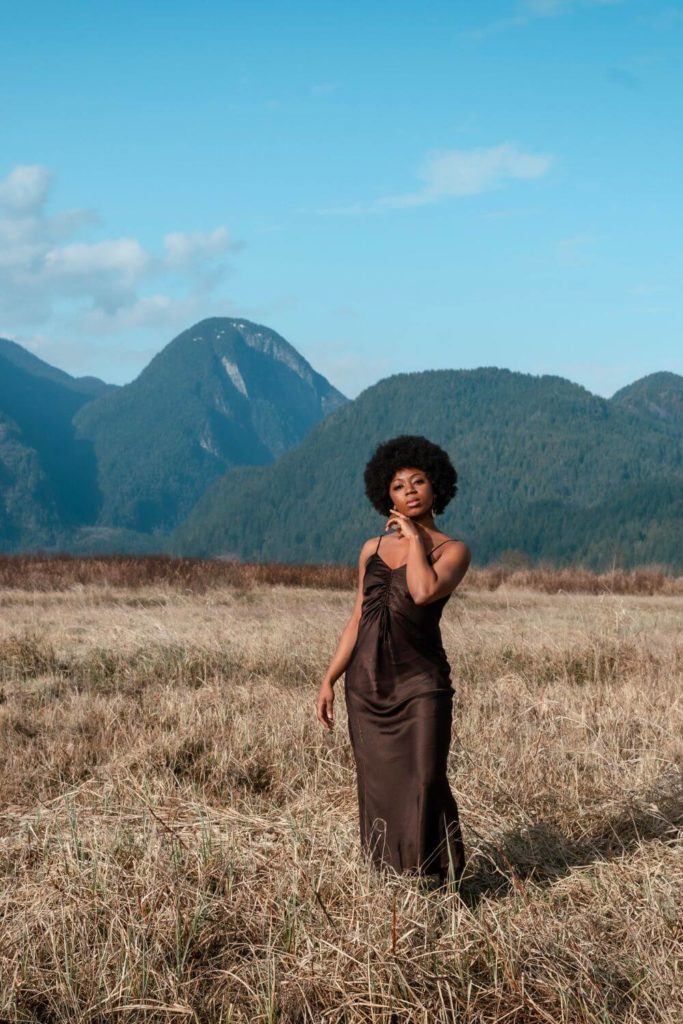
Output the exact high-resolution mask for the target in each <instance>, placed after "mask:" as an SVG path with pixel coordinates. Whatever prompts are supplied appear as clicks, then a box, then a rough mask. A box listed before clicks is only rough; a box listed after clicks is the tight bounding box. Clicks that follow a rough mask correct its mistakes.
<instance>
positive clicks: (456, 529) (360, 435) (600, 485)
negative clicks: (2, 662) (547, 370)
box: [168, 367, 683, 569]
mask: <svg viewBox="0 0 683 1024" xmlns="http://www.w3.org/2000/svg"><path fill="white" fill-rule="evenodd" d="M653 376H654V377H656V378H657V380H655V381H654V382H652V381H649V382H648V378H645V379H644V381H643V382H636V384H634V385H631V389H632V391H631V396H630V397H629V396H628V394H626V395H625V394H624V393H623V391H622V393H618V395H617V396H614V398H613V399H605V398H601V397H599V396H596V395H592V394H591V393H590V392H589V391H587V390H586V389H585V388H583V387H581V386H580V385H578V384H573V383H572V382H570V381H568V380H565V379H563V378H561V377H557V376H548V375H543V376H534V375H532V374H524V373H516V372H512V371H510V370H505V369H497V368H495V367H481V368H478V369H475V370H426V371H423V372H421V373H403V374H395V375H393V376H391V377H388V378H386V379H384V380H382V381H380V382H379V383H378V384H375V385H373V386H372V387H370V388H368V389H367V390H365V391H364V392H362V394H361V395H360V396H359V397H358V398H357V399H355V401H354V402H352V403H350V404H348V405H345V406H343V407H342V408H340V409H338V410H336V412H334V413H332V414H331V415H330V416H328V417H327V418H326V419H325V420H324V421H323V422H322V423H319V424H318V426H316V427H315V428H314V429H313V430H312V431H311V432H310V434H308V435H307V437H306V438H305V439H304V440H303V441H302V443H301V444H300V445H299V446H298V447H297V448H295V449H293V450H292V451H290V452H288V453H286V454H285V455H283V456H281V457H280V458H279V459H278V460H277V461H276V462H275V463H274V464H273V465H271V466H268V467H258V468H251V469H247V468H242V469H238V470H235V471H233V472H232V473H230V474H228V475H227V476H225V477H223V478H221V479H219V480H217V481H216V482H215V483H213V484H212V485H211V486H210V487H209V488H208V489H207V491H206V493H205V494H204V496H203V497H202V498H201V499H200V500H199V501H198V503H197V505H196V507H195V508H194V509H193V510H192V512H191V513H190V515H189V516H188V517H187V519H186V520H185V522H183V523H182V524H180V526H178V527H177V528H176V529H175V530H174V531H173V533H172V534H171V535H170V537H169V541H168V550H169V551H171V552H173V553H177V554H188V555H200V556H210V555H217V554H222V555H232V556H238V557H240V558H243V559H250V560H256V561H280V562H291V563H294V562H316V561H317V562H320V561H329V562H334V563H346V564H349V563H351V564H353V563H354V562H355V559H356V556H357V552H358V550H359V548H360V546H361V544H362V542H363V541H364V540H365V539H366V538H367V537H368V536H371V535H373V534H377V533H378V532H381V530H382V529H383V527H384V522H385V520H384V519H383V518H382V517H381V516H379V515H378V514H377V513H376V512H375V511H374V510H373V509H372V508H371V506H370V505H369V502H368V501H367V498H366V497H365V494H364V488H363V469H364V466H365V462H366V461H367V459H368V458H369V456H370V455H371V453H372V451H373V450H374V448H375V446H376V445H377V444H378V443H379V442H380V441H384V440H387V439H388V438H390V437H392V436H395V435H397V434H403V433H415V434H424V435H426V436H427V437H429V438H431V439H432V440H434V441H436V442H437V443H439V444H441V445H442V446H443V447H444V448H445V449H446V450H447V451H448V452H449V454H450V456H451V458H452V460H453V462H454V465H455V467H456V469H457V471H458V476H459V479H458V484H459V492H458V494H457V495H456V498H455V500H454V501H453V502H451V504H450V506H449V507H448V509H447V510H446V512H445V513H444V514H443V516H439V517H438V519H437V522H438V525H439V527H440V528H442V529H443V530H445V531H446V532H447V533H450V534H451V536H456V537H463V538H464V539H465V540H467V541H468V543H469V544H470V547H471V549H472V553H473V560H474V561H476V562H478V563H479V564H483V563H484V562H486V561H490V560H492V559H495V558H497V557H499V556H500V555H501V554H502V552H503V551H505V550H506V549H510V548H516V549H519V550H522V551H526V552H529V553H531V554H532V555H534V556H536V557H544V558H547V559H548V560H552V561H555V562H556V563H557V564H568V563H569V562H572V561H575V560H577V559H580V560H583V561H584V563H585V564H586V565H587V566H590V567H592V568H601V567H605V566H609V565H611V564H612V563H613V562H614V560H615V559H616V560H617V561H618V562H619V564H622V565H635V564H638V561H639V559H640V557H641V555H643V554H644V555H645V557H647V558H654V559H655V560H657V561H662V562H664V563H665V564H668V565H671V566H677V567H678V568H679V569H681V568H683V546H682V545H681V543H680V542H681V539H682V538H681V535H680V525H679V524H680V521H681V520H680V518H679V514H678V511H677V510H679V509H680V498H681V488H682V487H683V453H682V448H681V442H680V431H681V418H680V413H679V412H678V411H677V409H678V406H677V400H676V395H678V394H680V388H681V385H683V379H682V378H680V377H676V376H675V375H673V374H672V375H668V374H665V375H659V374H657V375H653ZM671 378H673V380H672V379H671ZM623 390H624V391H626V390H627V389H623ZM653 396H658V397H657V401H654V402H653ZM662 409H664V410H665V411H666V413H667V414H666V415H662V414H661V411H662ZM658 531H659V536H655V535H657V533H658ZM586 532H587V533H588V536H586V535H585V533H586ZM641 534H643V539H641V537H640V535H641Z"/></svg>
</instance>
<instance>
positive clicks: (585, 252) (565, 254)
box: [555, 235, 603, 266]
mask: <svg viewBox="0 0 683 1024" xmlns="http://www.w3.org/2000/svg"><path fill="white" fill-rule="evenodd" d="M602 237H603V236H602V235H572V236H571V237H569V238H558V239H557V240H556V242H555V256H556V258H557V260H558V262H559V263H563V264H566V265H570V266H580V265H583V264H586V263H590V262H592V260H593V259H594V253H593V251H592V250H593V247H594V245H595V244H596V243H597V242H599V241H601V240H602Z"/></svg>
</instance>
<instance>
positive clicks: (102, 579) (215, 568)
mask: <svg viewBox="0 0 683 1024" xmlns="http://www.w3.org/2000/svg"><path fill="white" fill-rule="evenodd" d="M357 576H358V569H357V567H356V566H355V565H353V566H347V565H331V564H327V563H323V564H320V565H304V564H302V565H294V564H289V563H278V562H264V563H261V562H238V561H227V560H222V559H202V558H174V557H172V556H170V555H91V556H77V555H67V554H61V555H43V554H28V555H0V589H19V590H63V589H70V588H73V587H76V586H85V585H88V584H91V583H97V584H100V585H104V586H109V587H129V588H133V587H146V586H150V585H152V584H168V585H169V586H172V587H174V588H181V589H183V590H185V591H187V592H190V593H204V592H205V591H206V590H207V589H209V588H211V587H222V586H237V587H251V586H255V585H258V584H264V583H271V584H283V585H284V586H290V587H321V588H324V589H342V590H345V589H347V588H348V587H353V586H355V584H356V580H357ZM502 585H505V586H512V587H519V588H528V587H530V588H531V589H532V590H540V591H543V592H544V593H548V594H556V593H568V594H570V593H585V594H683V576H676V575H675V574H673V573H672V572H671V571H669V570H668V569H667V568H666V567H663V566H644V567H643V568H641V569H632V570H630V571H626V570H623V569H614V570H612V571H611V572H604V573H596V572H592V571H591V570H589V569H584V568H581V567H572V568H567V569H555V568H553V567H551V566H545V565H539V566H536V567H527V566H523V565H518V564H516V562H515V560H509V561H508V560H505V559H504V560H503V561H501V562H499V563H492V564H491V565H487V566H483V567H477V566H476V565H474V566H472V567H471V568H470V569H469V571H468V573H467V576H466V578H465V580H464V581H463V583H462V588H463V590H467V589H470V588H471V589H475V590H497V589H498V587H500V586H502Z"/></svg>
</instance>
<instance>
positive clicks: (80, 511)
mask: <svg viewBox="0 0 683 1024" xmlns="http://www.w3.org/2000/svg"><path fill="white" fill-rule="evenodd" d="M53 370H54V373H53V372H52V371H53ZM106 388H107V385H105V384H104V383H103V382H102V381H97V380H96V379H95V378H85V379H84V378H81V379H80V380H79V379H77V378H73V377H70V376H69V375H68V374H66V373H63V371H61V370H56V369H55V368H54V367H50V366H49V365H48V364H47V363H43V362H42V360H39V359H37V358H36V357H33V356H31V353H29V352H27V351H26V350H25V349H22V348H21V347H20V346H18V345H15V344H14V343H12V342H7V341H5V340H4V339H1V340H0V495H1V498H2V500H1V501H0V550H18V549H21V548H23V547H27V546H28V547H36V546H40V545H49V544H50V543H51V542H52V541H53V540H54V537H55V536H56V535H58V534H59V533H60V532H61V531H62V530H64V529H68V528H70V527H73V526H75V525H77V524H78V523H80V522H82V521H83V520H84V519H87V518H94V517H95V516H96V515H97V512H98V507H99V494H98V491H97V483H96V467H95V457H94V453H93V450H92V445H91V444H90V443H89V442H88V441H87V440H79V439H78V438H76V436H75V432H74V427H73V423H72V420H73V417H74V415H75V413H76V412H77V411H78V409H79V408H80V407H81V406H82V405H83V404H84V403H85V402H87V401H89V399H90V398H91V397H92V395H93V394H95V393H99V392H100V391H101V390H103V389H106Z"/></svg>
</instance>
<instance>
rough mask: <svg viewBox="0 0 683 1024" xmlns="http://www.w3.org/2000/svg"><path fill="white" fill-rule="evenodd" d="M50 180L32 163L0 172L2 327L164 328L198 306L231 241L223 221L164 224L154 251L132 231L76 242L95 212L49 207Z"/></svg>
mask: <svg viewBox="0 0 683 1024" xmlns="http://www.w3.org/2000/svg"><path fill="white" fill-rule="evenodd" d="M52 180H53V173H52V171H50V170H49V169H48V168H46V167H43V166H41V165H38V164H23V165H19V166H17V167H15V168H14V169H13V170H12V171H10V173H9V174H8V175H7V177H6V178H5V179H4V180H0V333H2V334H7V335H9V336H12V335H15V336H16V335H18V334H23V333H24V332H26V330H27V329H28V330H31V329H35V328H36V327H44V326H45V325H47V324H48V323H50V324H51V327H52V329H53V330H54V331H55V333H57V334H62V335H63V334H64V333H65V332H66V331H67V329H68V332H70V333H72V332H76V333H78V332H79V331H83V330H85V329H87V330H88V331H92V332H94V333H97V332H99V331H102V332H108V331H111V330H112V329H115V328H118V327H125V326H128V325H132V326H141V325H144V326H146V327H153V326H155V325H164V326H166V325H168V324H170V323H172V322H173V321H174V311H175V314H176V316H178V317H180V316H182V315H184V313H185V311H187V310H195V311H199V307H200V303H201V302H204V301H206V299H207V297H211V296H212V294H213V291H214V289H215V288H216V286H217V285H218V283H219V282H220V281H221V280H222V278H223V276H224V274H225V272H226V266H225V263H224V262H221V259H220V258H221V257H224V256H225V254H226V253H227V252H228V251H230V250H234V249H237V248H239V244H238V243H236V242H234V241H233V240H232V239H231V237H230V236H229V234H228V231H227V229H226V228H225V227H224V226H223V225H219V226H218V227H215V228H213V229H212V230H210V231H208V232H205V233H201V232H198V233H195V234H186V233H183V232H179V231H176V232H169V233H168V234H167V235H166V236H165V237H164V239H163V248H162V252H161V253H160V254H157V253H156V252H154V251H153V250H151V249H150V248H148V247H147V246H146V245H144V244H143V243H142V242H141V241H140V240H138V239H137V238H131V237H122V238H100V239H98V240H85V241H84V240H78V239H76V238H75V237H74V236H77V235H78V234H79V233H80V232H82V231H83V230H85V229H92V228H93V227H95V226H99V225H100V219H99V217H98V216H97V214H96V213H94V212H93V211H92V210H87V209H73V210H62V211H58V212H56V213H54V214H48V213H47V212H46V209H45V207H46V205H47V202H48V199H49V192H50V187H51V184H52ZM166 292H168V293H169V294H166ZM179 293H180V297H179ZM183 293H185V294H183Z"/></svg>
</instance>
